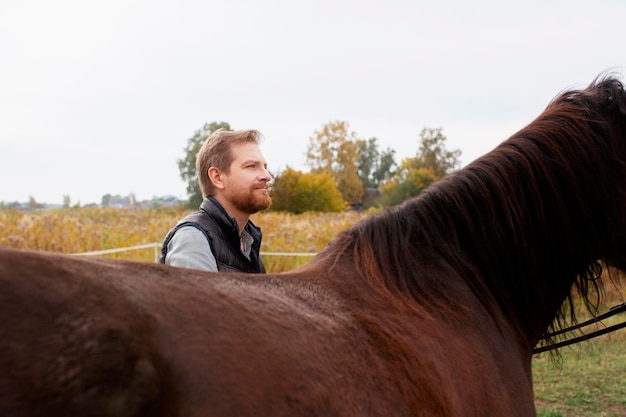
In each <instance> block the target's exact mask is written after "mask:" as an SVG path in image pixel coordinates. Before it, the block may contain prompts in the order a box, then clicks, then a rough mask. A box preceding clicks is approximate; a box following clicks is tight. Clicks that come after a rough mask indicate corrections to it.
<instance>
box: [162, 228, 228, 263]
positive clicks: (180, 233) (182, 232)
mask: <svg viewBox="0 0 626 417" xmlns="http://www.w3.org/2000/svg"><path fill="white" fill-rule="evenodd" d="M165 263H166V264H168V265H172V266H178V267H181V268H191V269H200V270H203V271H217V262H216V261H215V257H214V256H213V252H211V246H210V245H209V242H208V240H207V238H206V236H205V235H204V233H202V232H201V231H200V230H198V229H196V228H195V227H193V226H183V227H181V228H180V229H178V230H177V231H176V232H175V233H174V236H172V239H171V240H170V241H169V243H168V244H167V255H166V256H165Z"/></svg>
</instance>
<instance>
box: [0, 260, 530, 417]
mask: <svg viewBox="0 0 626 417" xmlns="http://www.w3.org/2000/svg"><path fill="white" fill-rule="evenodd" d="M16 261H19V262H20V263H23V268H16V265H15V262H16ZM0 265H2V267H0V276H2V277H3V278H4V277H7V266H8V265H11V270H12V271H13V274H14V275H12V279H11V280H3V281H6V282H4V284H6V285H4V284H3V289H4V291H3V293H2V295H0V300H2V305H3V306H7V307H12V308H4V309H3V310H2V311H1V312H0V318H1V320H2V321H1V322H2V323H4V325H3V327H4V329H5V331H6V332H10V333H9V334H10V338H7V339H5V340H8V339H10V340H11V341H12V343H11V346H9V347H7V346H6V343H0V347H1V348H2V349H1V350H0V353H1V354H2V356H1V358H2V359H0V363H1V364H2V366H1V368H0V371H1V374H2V375H3V377H2V378H0V379H2V380H3V381H4V382H3V383H2V384H0V388H1V389H0V407H1V408H0V409H2V410H3V411H5V415H13V416H36V415H42V416H43V415H46V416H54V415H83V416H89V415H94V416H100V415H102V416H104V415H114V416H131V415H152V416H155V415H156V416H158V415H171V416H175V415H181V416H202V415H212V416H220V415H223V416H232V415H241V416H245V415H251V416H252V415H254V416H262V415H267V416H281V415H311V416H314V415H329V416H331V415H337V416H340V415H342V416H343V415H364V416H387V415H398V416H401V415H406V416H410V415H415V413H416V410H418V411H419V415H423V416H441V415H454V416H462V415H467V416H472V415H479V414H483V413H488V412H489V413H491V414H492V415H509V416H511V415H518V414H517V413H519V415H528V413H530V412H531V410H532V387H531V385H530V384H529V382H528V381H529V380H530V379H529V375H530V362H529V361H527V363H525V364H522V363H521V362H519V363H512V362H511V361H510V358H509V356H510V355H511V352H514V351H519V349H520V346H519V344H518V343H517V341H516V340H515V339H514V338H513V337H512V336H510V335H509V336H508V337H507V336H506V334H504V333H501V332H497V334H495V333H494V332H493V328H494V326H493V322H492V321H491V319H490V317H489V315H487V314H486V313H485V314H483V315H482V316H478V317H476V318H472V317H471V316H470V317H468V318H467V320H463V321H459V320H451V318H450V317H446V316H440V317H437V316H436V315H435V314H436V312H433V313H432V314H430V315H427V316H424V317H420V316H417V317H416V316H415V313H414V311H411V310H410V309H408V308H406V307H405V306H403V305H402V304H394V303H390V302H389V301H388V300H384V299H382V298H380V297H379V296H378V295H377V294H376V293H374V292H372V291H371V289H370V288H368V286H367V285H361V286H354V285H350V281H347V282H344V283H343V284H341V283H339V282H338V281H339V280H340V279H345V278H346V277H349V276H350V275H349V273H350V269H346V270H345V271H341V270H339V271H337V269H335V270H334V271H335V273H333V274H331V273H329V272H327V273H326V274H324V275H320V274H319V273H318V272H317V267H316V266H315V265H308V266H307V267H306V268H303V270H302V271H296V272H292V273H288V274H283V275H277V276H275V275H268V276H248V275H237V274H229V275H226V276H221V277H220V279H219V280H218V279H215V277H214V276H213V275H212V274H206V273H202V272H197V271H185V273H184V275H181V270H177V269H174V268H169V267H166V266H162V265H157V264H155V265H152V264H135V263H126V262H119V261H110V260H105V259H86V258H73V257H69V256H67V255H59V254H42V253H37V252H28V251H26V252H24V251H17V250H11V249H3V250H2V251H0ZM15 270H21V271H23V273H22V274H21V275H15ZM307 270H310V272H307ZM35 271H47V272H46V273H45V274H42V273H35ZM77 271H80V274H79V273H77ZM122 271H123V273H121V272H122ZM352 271H354V270H353V269H352ZM146 277H149V279H146ZM26 282H27V283H28V285H24V283H26ZM332 282H335V283H337V284H339V285H338V286H337V287H335V286H334V285H331V283H332ZM330 288H335V289H330ZM450 291H454V289H453V288H451V289H450ZM376 300H378V301H376ZM371 302H377V303H379V309H378V310H377V311H375V312H372V310H371V308H368V305H369V303H371ZM16 303H17V305H16ZM470 307H471V306H468V308H467V312H470V311H472V309H471V308H470ZM16 312H19V314H16ZM474 315H475V314H474ZM415 334H420V337H419V338H415V337H414V335H415ZM451 334H453V335H455V337H454V338H451V337H450V335H451ZM467 346H471V349H467V348H466V347H467ZM26 347H27V348H26ZM33 352H37V355H36V358H33ZM511 374H522V375H524V378H519V379H516V380H513V381H509V380H508V375H511ZM475 375H489V378H487V379H486V382H485V383H480V384H473V383H472V379H473V378H474V377H475ZM7 413H8V414H7Z"/></svg>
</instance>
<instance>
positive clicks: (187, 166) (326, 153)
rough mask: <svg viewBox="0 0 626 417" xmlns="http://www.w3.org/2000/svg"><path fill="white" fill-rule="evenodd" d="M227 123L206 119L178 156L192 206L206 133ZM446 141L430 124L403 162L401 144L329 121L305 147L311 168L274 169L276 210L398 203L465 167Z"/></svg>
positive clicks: (197, 195) (195, 200)
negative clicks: (388, 143)
mask: <svg viewBox="0 0 626 417" xmlns="http://www.w3.org/2000/svg"><path fill="white" fill-rule="evenodd" d="M221 128H223V129H226V130H233V129H231V127H230V125H229V124H228V123H227V122H212V123H205V125H204V126H203V127H202V128H201V129H198V130H197V131H196V132H195V133H194V135H193V136H192V137H191V138H189V139H188V140H187V145H186V147H185V148H184V157H183V158H181V159H179V160H178V161H177V162H178V168H179V170H180V176H181V178H182V179H183V181H185V182H186V183H187V195H188V197H189V198H188V200H187V202H186V206H187V207H188V208H197V207H198V206H199V205H200V203H201V202H202V199H203V196H202V193H201V191H200V187H199V186H198V182H197V175H196V154H197V153H198V151H199V150H200V147H201V146H202V144H203V143H204V141H205V140H206V138H207V137H208V136H209V135H211V133H213V132H214V131H216V130H218V129H221ZM446 141H447V138H446V137H445V136H444V134H443V129H442V128H427V127H425V128H423V129H422V131H421V132H420V133H419V140H418V141H417V143H416V145H417V146H416V147H417V150H416V152H415V155H414V156H412V157H408V158H405V159H403V160H402V161H400V162H399V163H398V162H397V161H396V159H395V153H396V152H395V150H393V149H391V148H389V147H388V148H386V149H381V148H380V145H379V143H378V138H376V137H371V138H369V139H361V138H359V136H358V135H357V133H356V132H353V131H351V130H350V128H349V124H348V122H346V121H332V122H329V123H326V124H325V125H323V126H322V127H321V128H320V129H319V130H316V131H315V132H314V133H313V135H312V136H311V137H310V138H309V143H308V146H307V149H306V153H305V157H306V160H305V163H306V165H307V166H308V168H309V171H307V172H302V171H300V170H296V169H294V168H292V167H290V166H286V167H285V168H284V169H283V170H282V171H280V172H271V174H272V181H271V183H270V192H271V195H272V201H273V203H272V207H271V208H270V210H276V211H288V212H292V213H296V214H297V213H303V212H305V211H322V212H338V211H341V210H345V209H346V208H348V207H353V208H368V207H389V206H394V205H396V204H399V203H401V202H402V201H404V200H406V199H407V198H410V197H413V196H416V195H417V194H419V193H420V192H421V191H422V190H423V189H424V188H426V187H428V185H430V184H431V183H433V182H434V181H436V180H438V179H439V178H441V177H443V176H444V175H446V174H448V173H450V172H452V171H454V170H456V169H458V168H459V165H460V159H459V158H460V156H461V151H460V150H458V149H456V150H448V149H447V147H446Z"/></svg>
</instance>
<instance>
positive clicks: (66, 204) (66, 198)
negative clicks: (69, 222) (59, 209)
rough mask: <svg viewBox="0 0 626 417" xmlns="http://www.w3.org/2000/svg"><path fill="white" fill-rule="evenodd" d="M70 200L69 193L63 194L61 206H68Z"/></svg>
mask: <svg viewBox="0 0 626 417" xmlns="http://www.w3.org/2000/svg"><path fill="white" fill-rule="evenodd" d="M71 203H72V200H71V199H70V196H69V194H63V208H70V204H71Z"/></svg>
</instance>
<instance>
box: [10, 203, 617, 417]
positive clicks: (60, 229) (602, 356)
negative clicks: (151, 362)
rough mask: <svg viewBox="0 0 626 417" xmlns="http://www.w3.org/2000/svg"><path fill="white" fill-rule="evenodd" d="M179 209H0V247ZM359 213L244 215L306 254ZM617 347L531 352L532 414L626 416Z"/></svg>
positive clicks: (139, 255) (60, 239)
mask: <svg viewBox="0 0 626 417" xmlns="http://www.w3.org/2000/svg"><path fill="white" fill-rule="evenodd" d="M185 214H186V212H185V211H183V210H180V209H154V210H143V211H127V210H118V209H88V208H80V209H64V210H45V211H38V212H18V211H0V245H2V246H10V247H16V248H28V249H36V250H44V251H54V252H64V253H80V252H90V251H99V250H103V249H113V248H121V247H131V246H136V245H144V244H151V243H161V241H162V240H163V237H164V236H165V234H166V233H167V231H168V230H169V229H170V228H171V227H172V226H173V225H174V224H175V223H176V222H177V221H178V220H179V219H180V218H182V217H183V216H184V215H185ZM366 215H367V214H366V213H357V212H346V213H338V214H316V213H305V214H301V215H297V216H296V215H292V214H286V213H273V212H269V213H259V214H257V215H255V216H253V218H252V220H253V221H254V222H255V223H256V224H257V225H259V226H261V228H262V230H263V236H264V237H263V246H262V248H261V251H262V252H266V253H267V252H281V253H283V252H288V253H294V252H295V253H301V252H306V253H309V252H318V251H320V250H321V249H323V248H324V247H325V246H326V245H327V243H328V242H329V241H330V240H332V238H333V237H334V236H336V235H337V233H339V232H341V231H342V230H345V229H347V228H348V227H350V226H351V225H353V224H355V223H356V222H358V221H359V220H360V219H362V218H364V217H365V216H366ZM154 254H155V251H154V248H149V249H145V250H136V251H128V252H123V253H117V254H112V255H106V256H108V257H115V258H123V259H131V260H136V261H146V262H152V261H154ZM309 259H310V258H308V257H299V256H274V255H272V256H268V255H266V256H264V263H265V265H266V267H267V269H268V271H269V272H281V271H287V270H290V269H293V268H295V267H297V266H299V265H301V264H303V263H305V262H307V261H308V260H309ZM622 282H623V280H622ZM625 297H626V292H625V290H624V285H619V286H618V288H617V289H612V290H610V291H608V292H607V299H606V304H607V305H608V306H611V305H615V304H618V303H620V302H623V301H624V298H625ZM602 311H604V309H602ZM620 319H621V320H622V321H623V320H626V313H622V314H620V315H618V316H616V317H614V318H613V319H612V322H613V323H615V322H617V321H619V320H620ZM609 323H611V322H609ZM625 344H626V329H624V330H621V331H618V332H616V333H613V334H611V335H607V336H602V337H600V338H597V339H594V340H592V341H588V342H583V343H581V344H578V345H575V346H574V347H571V348H564V349H561V351H560V356H557V357H554V356H552V355H550V354H547V353H543V354H541V355H537V356H535V358H534V361H533V375H534V388H535V397H536V404H537V409H538V412H539V416H540V417H574V416H603V417H618V416H626V378H625V377H624V376H625V375H626V354H625V353H624V345H625Z"/></svg>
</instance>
